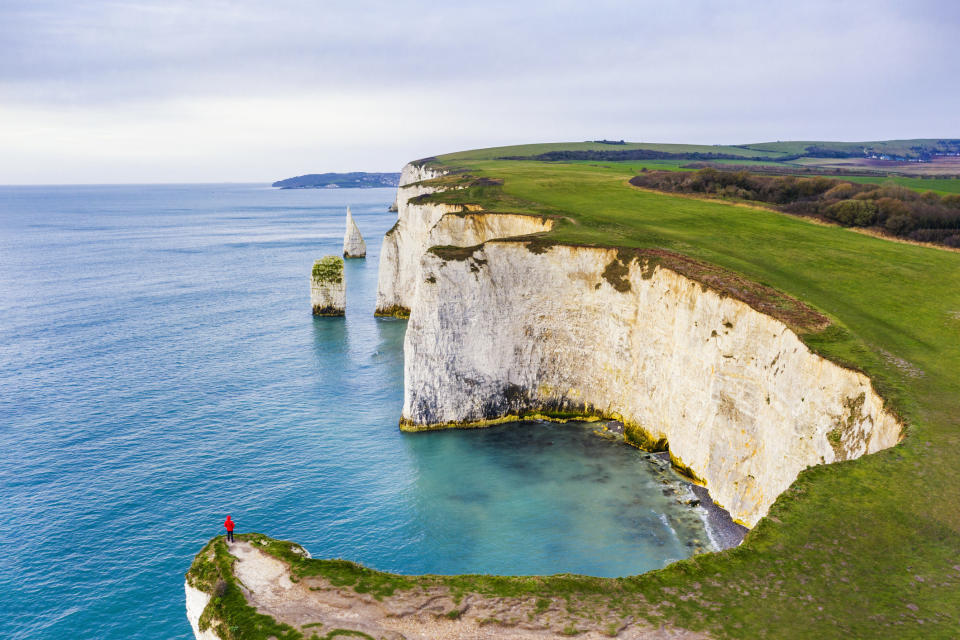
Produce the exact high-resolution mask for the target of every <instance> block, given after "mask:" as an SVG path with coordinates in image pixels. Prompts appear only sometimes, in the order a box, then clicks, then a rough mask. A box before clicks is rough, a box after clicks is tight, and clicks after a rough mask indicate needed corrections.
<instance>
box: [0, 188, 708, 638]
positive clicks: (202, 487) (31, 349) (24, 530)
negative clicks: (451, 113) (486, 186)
mask: <svg viewBox="0 0 960 640" xmlns="http://www.w3.org/2000/svg"><path fill="white" fill-rule="evenodd" d="M393 198H394V190H392V189H317V190H313V189H304V190H280V189H273V188H270V187H269V186H267V185H260V184H206V185H124V186H56V187H51V186H43V187H40V186H36V187H33V186H31V187H0V638H8V639H21V638H23V639H26V638H30V639H33V638H51V639H52V638H57V639H62V638H91V639H93V638H96V639H118V640H119V639H124V640H129V639H132V638H165V639H166V638H178V639H183V640H187V639H188V638H191V637H192V633H191V631H190V627H189V625H188V623H187V619H186V616H185V609H184V590H183V584H184V572H186V570H187V569H188V567H189V566H190V562H191V560H192V558H193V556H194V554H195V553H196V552H197V551H198V550H199V549H200V548H201V547H202V546H203V545H204V543H205V542H206V541H207V540H208V539H210V538H211V537H213V536H216V535H218V534H220V533H222V523H223V520H224V519H225V517H226V516H227V515H228V514H230V515H231V516H232V517H233V520H235V521H236V523H237V531H238V532H240V531H258V532H262V533H265V534H267V535H270V536H273V537H275V538H282V539H290V540H296V541H297V542H299V543H301V544H303V546H304V547H306V548H307V549H308V550H309V551H310V552H311V553H312V555H313V556H314V557H326V558H348V559H350V560H355V561H358V562H361V563H363V564H365V565H367V566H370V567H374V568H376V569H381V570H386V571H393V572H399V573H405V574H420V573H438V574H452V573H495V574H554V573H566V572H571V573H582V574H588V575H594V576H623V575H631V574H636V573H640V572H644V571H648V570H651V569H656V568H659V567H662V566H664V565H666V564H667V563H669V562H672V561H674V560H677V559H681V558H685V557H688V556H690V555H691V553H692V549H693V548H695V547H696V545H707V544H708V542H707V532H706V530H705V529H704V525H703V521H702V519H701V518H700V517H699V516H698V514H697V513H696V510H695V509H693V508H691V507H690V506H687V505H686V504H682V502H683V500H682V499H681V498H682V494H683V493H684V491H685V487H684V484H683V482H682V480H681V479H679V477H678V476H674V475H673V474H671V473H668V472H664V470H663V468H662V467H661V466H658V465H657V464H655V462H656V461H655V460H650V459H649V458H650V456H646V455H644V454H642V453H641V452H639V451H637V450H636V449H633V448H630V447H628V446H626V445H624V444H622V443H617V442H611V441H608V440H606V439H603V438H601V437H598V436H597V435H596V434H595V433H594V429H595V425H590V424H584V423H568V424H547V423H518V424H508V425H501V426H497V427H493V428H489V429H476V430H465V431H442V432H431V433H421V434H403V433H401V432H400V431H399V429H398V419H399V417H400V410H401V406H402V402H403V338H404V331H405V328H406V322H405V321H403V320H396V319H380V318H374V316H373V311H374V303H375V298H376V285H377V264H378V257H379V248H380V242H381V239H382V237H383V234H384V232H386V231H387V230H388V229H389V228H390V227H391V226H392V225H393V224H394V222H395V221H396V214H394V213H390V212H388V211H387V207H388V205H389V204H390V203H391V202H392V201H393ZM347 205H350V206H351V207H352V210H353V214H354V217H355V219H356V221H357V224H358V225H359V227H360V229H361V231H362V232H363V234H364V236H365V237H366V239H367V245H368V254H367V257H366V259H364V260H350V261H348V262H347V264H346V271H345V277H346V282H347V312H346V317H345V318H314V317H313V316H312V315H311V310H310V300H309V273H310V268H311V265H312V263H313V261H314V260H315V259H317V258H320V257H323V256H324V255H328V254H335V255H339V254H340V250H341V243H342V238H343V231H344V215H345V208H346V206H347Z"/></svg>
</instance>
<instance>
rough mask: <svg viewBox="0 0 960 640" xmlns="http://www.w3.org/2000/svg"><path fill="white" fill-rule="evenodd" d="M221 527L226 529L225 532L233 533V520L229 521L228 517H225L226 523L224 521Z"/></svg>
mask: <svg viewBox="0 0 960 640" xmlns="http://www.w3.org/2000/svg"><path fill="white" fill-rule="evenodd" d="M223 526H225V527H226V528H227V531H233V520H231V519H230V516H227V519H226V521H224V523H223Z"/></svg>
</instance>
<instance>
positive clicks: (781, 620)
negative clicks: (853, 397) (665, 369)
mask: <svg viewBox="0 0 960 640" xmlns="http://www.w3.org/2000/svg"><path fill="white" fill-rule="evenodd" d="M571 146H574V147H577V146H579V145H552V146H551V148H554V149H556V148H570V147H571ZM545 148H546V146H545V145H528V146H525V147H522V148H516V147H510V148H501V149H484V150H480V151H476V152H463V153H456V154H451V155H447V156H442V157H440V158H438V159H437V160H435V161H434V162H438V163H440V164H443V165H445V166H447V167H449V168H458V169H463V170H465V171H466V172H467V176H475V177H486V178H495V179H497V180H502V184H496V183H495V181H485V182H484V183H482V184H479V185H477V186H474V187H470V188H468V189H465V190H460V191H448V192H446V193H442V194H437V195H436V196H432V197H434V198H437V199H443V200H446V201H454V202H471V203H478V204H481V205H483V206H484V208H486V209H487V210H491V211H500V212H519V213H533V214H546V215H551V216H556V217H557V219H558V222H557V224H556V225H555V227H554V230H553V231H551V232H550V233H549V234H547V235H546V237H545V238H544V239H543V240H542V241H543V242H552V243H575V244H587V245H598V246H618V247H643V248H651V247H653V248H662V249H667V250H670V251H674V252H678V253H681V254H685V255H687V256H690V257H693V258H697V259H700V260H703V261H706V262H710V263H713V264H716V265H720V266H722V267H725V268H727V269H730V270H732V271H734V272H736V273H737V274H740V275H742V276H745V277H747V278H749V279H751V280H753V281H755V282H758V283H763V284H766V285H769V286H772V287H773V288H775V289H778V290H780V291H781V292H784V293H786V294H789V295H791V296H794V297H796V298H798V299H800V300H802V301H804V302H806V303H807V304H809V305H811V306H812V307H814V308H815V309H817V310H819V311H820V312H822V313H823V314H825V315H826V316H827V317H829V318H830V319H831V321H832V325H831V326H830V327H828V328H827V329H826V330H824V331H821V332H819V333H811V334H805V335H803V336H802V338H803V339H804V341H805V342H806V343H807V344H808V345H809V346H810V347H811V348H813V349H814V350H816V351H818V352H820V353H822V354H824V355H826V356H827V357H829V358H831V359H834V360H836V361H837V362H840V363H844V364H847V365H850V366H854V367H857V368H859V369H861V370H863V371H865V372H866V373H867V374H868V375H869V376H870V377H871V378H872V379H873V380H874V384H875V386H876V388H877V390H878V391H879V392H880V393H881V394H882V395H883V396H884V397H885V398H886V399H887V401H888V403H889V404H890V405H891V406H892V407H893V408H895V409H896V410H897V411H898V412H899V413H900V414H901V415H902V416H903V417H904V419H905V421H906V422H907V424H908V431H907V436H906V438H905V439H904V441H903V442H902V443H901V444H900V445H898V446H896V447H894V448H891V449H888V450H885V451H883V452H880V453H877V454H874V455H870V456H866V457H864V458H861V459H859V460H855V461H850V462H844V463H839V464H833V465H827V466H819V467H814V468H811V469H808V470H807V471H805V472H803V473H802V474H801V475H800V477H799V478H798V479H797V480H796V481H795V482H794V484H793V485H792V486H791V487H790V488H789V489H788V490H787V491H786V492H785V493H784V494H782V495H781V496H780V497H779V499H778V500H777V502H776V503H775V504H774V506H773V507H772V509H771V510H770V513H769V515H768V516H767V517H766V518H764V519H763V520H762V521H761V522H760V523H759V524H758V525H757V526H756V527H755V528H754V529H753V530H752V531H751V532H750V533H749V534H748V536H747V538H746V540H745V542H744V543H743V544H742V545H741V546H739V547H737V548H735V549H730V550H727V551H724V552H720V553H708V554H702V555H698V556H695V557H693V558H690V559H688V560H684V561H680V562H676V563H673V564H671V565H669V566H668V567H666V568H664V569H662V570H659V571H655V572H651V573H647V574H643V575H640V576H634V577H629V578H622V579H600V578H589V577H583V576H553V577H534V578H531V577H516V578H510V577H490V576H454V577H449V578H444V579H443V581H444V583H445V584H447V585H450V586H451V588H454V589H456V590H458V591H459V592H463V591H476V592H479V593H487V594H491V595H499V596H532V597H545V596H557V595H559V596H563V597H565V598H567V599H568V601H569V602H571V603H572V604H571V606H573V607H575V608H580V609H584V608H586V609H588V610H589V609H590V608H591V607H593V608H594V609H595V610H596V611H601V612H603V613H602V615H601V614H597V615H598V620H597V628H598V629H602V628H604V626H605V625H607V624H609V623H610V619H609V616H610V615H617V616H628V615H632V616H639V617H642V618H646V619H648V620H650V621H652V622H654V623H657V622H665V623H670V624H674V625H678V626H680V627H683V628H688V629H693V630H702V631H706V632H708V633H709V634H711V635H712V636H715V637H722V638H777V639H781V638H798V639H799V638H844V639H849V638H891V639H894V638H895V639H898V640H899V639H903V638H957V637H960V253H958V252H950V251H946V250H940V249H933V248H926V247H921V246H915V245H909V244H902V243H896V242H892V241H888V240H883V239H878V238H873V237H869V236H866V235H863V234H859V233H856V232H854V231H851V230H848V229H844V228H840V227H831V226H824V225H819V224H815V223H813V222H810V221H807V220H804V219H801V218H796V217H791V216H788V215H785V214H781V213H778V212H775V211H770V210H765V209H757V208H750V207H743V206H735V205H733V204H727V203H724V202H717V201H705V200H696V199H691V198H684V197H677V196H670V195H665V194H658V193H651V192H646V191H641V190H638V189H634V188H632V187H630V186H629V185H628V184H627V180H628V178H629V177H631V176H632V175H634V173H635V171H637V170H638V169H639V168H640V167H641V166H647V167H649V168H655V167H656V168H662V167H658V166H656V165H654V163H653V162H630V163H596V164H594V163H570V164H560V163H541V162H532V161H502V160H495V159H494V158H496V157H499V156H503V155H514V154H516V155H519V154H522V153H540V152H542V150H543V149H545ZM614 148H617V147H614ZM620 148H622V147H620ZM778 150H779V148H778ZM751 153H752V152H751ZM449 179H450V180H464V179H466V176H465V175H464V174H458V175H456V176H452V177H450V178H449ZM923 182H927V181H923ZM324 562H325V561H315V563H311V564H309V566H307V565H303V567H302V568H303V570H304V571H310V572H312V573H318V574H324V573H330V574H331V575H332V576H336V578H337V580H339V581H340V582H341V583H343V584H359V585H367V586H365V587H364V588H373V587H371V586H370V584H375V585H380V586H382V585H384V584H386V585H388V586H389V587H392V586H397V588H401V587H402V586H403V585H406V584H408V582H406V581H407V580H408V579H407V578H400V577H396V576H390V575H389V574H380V573H377V572H371V571H369V570H366V569H362V568H359V567H356V566H353V565H343V564H342V563H341V564H330V563H328V564H324ZM298 566H299V565H298ZM414 580H420V579H414ZM422 580H427V581H430V582H431V583H434V584H435V583H436V582H435V581H436V578H422ZM355 588H356V587H355ZM611 612H612V613H611ZM604 616H606V617H604Z"/></svg>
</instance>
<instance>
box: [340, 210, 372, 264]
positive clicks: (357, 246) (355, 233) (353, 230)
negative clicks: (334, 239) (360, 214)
mask: <svg viewBox="0 0 960 640" xmlns="http://www.w3.org/2000/svg"><path fill="white" fill-rule="evenodd" d="M343 257H344V258H365V257H367V243H366V242H364V241H363V236H362V235H361V234H360V229H359V228H358V227H357V223H356V222H354V221H353V214H352V213H350V207H347V230H346V232H345V233H344V234H343Z"/></svg>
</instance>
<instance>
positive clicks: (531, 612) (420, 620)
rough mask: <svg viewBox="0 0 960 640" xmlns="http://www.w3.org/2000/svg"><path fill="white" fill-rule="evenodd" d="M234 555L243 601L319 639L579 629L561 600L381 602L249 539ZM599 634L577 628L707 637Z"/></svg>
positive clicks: (531, 636)
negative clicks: (302, 572) (298, 568)
mask: <svg viewBox="0 0 960 640" xmlns="http://www.w3.org/2000/svg"><path fill="white" fill-rule="evenodd" d="M230 553H231V554H233V555H234V556H236V558H237V562H236V563H235V564H234V575H235V576H236V577H237V579H238V580H239V581H240V582H241V584H242V585H243V587H244V594H245V595H246V597H247V602H249V603H250V604H251V605H252V606H254V607H256V608H257V610H258V611H260V612H261V613H265V614H267V615H270V616H272V617H273V618H275V619H276V620H279V621H282V622H285V623H287V624H289V625H291V626H293V627H296V628H298V629H300V630H301V631H303V632H304V635H305V636H306V637H307V638H309V637H311V635H312V634H313V633H316V635H317V637H323V636H325V635H327V634H329V633H330V632H332V631H334V630H335V629H346V630H351V631H361V632H363V633H365V634H367V635H368V636H370V637H371V638H373V639H375V640H381V639H383V640H441V639H443V640H486V639H488V638H489V639H498V640H500V639H504V640H506V639H509V640H546V639H559V638H566V637H570V635H572V634H573V632H574V631H575V630H578V629H577V627H574V626H572V625H571V623H570V620H569V616H568V615H566V613H565V608H564V607H565V606H566V603H565V602H564V601H562V600H557V601H551V603H550V606H549V607H546V608H544V607H543V606H542V603H541V606H540V607H539V608H536V609H535V606H536V605H535V602H534V599H532V598H517V599H508V598H486V597H482V596H477V595H466V596H464V597H463V598H462V599H461V600H460V602H459V603H458V602H455V601H454V599H453V598H452V597H450V595H449V593H448V592H447V590H446V588H437V589H427V590H422V589H421V590H413V591H409V592H398V593H397V594H395V595H393V596H391V597H389V598H384V599H383V600H382V601H378V600H376V599H375V598H373V597H372V596H368V595H366V594H359V593H356V592H355V591H353V590H352V589H349V588H339V587H334V586H332V585H331V584H330V583H329V582H327V581H326V580H324V579H322V578H316V577H311V578H305V579H303V580H301V581H299V582H292V581H291V580H290V573H289V569H288V567H287V565H286V564H285V563H284V562H282V561H280V560H277V559H276V558H274V557H272V556H270V555H268V554H266V553H264V552H263V551H261V550H260V549H258V548H256V546H255V545H252V544H250V543H249V542H244V541H238V542H235V543H233V544H231V545H230ZM613 625H614V626H607V627H605V628H604V631H603V632H598V631H582V632H579V633H577V634H576V637H577V638H581V639H584V640H597V639H599V638H611V637H615V638H621V639H622V640H641V639H642V640H703V639H706V638H708V636H705V635H702V634H696V633H692V632H688V631H683V630H679V629H667V628H660V629H657V628H652V627H650V626H647V625H645V624H640V623H637V622H634V621H631V620H624V621H620V622H615V623H613Z"/></svg>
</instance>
